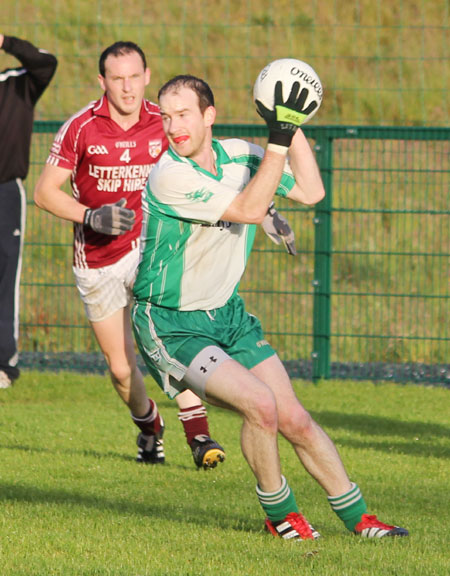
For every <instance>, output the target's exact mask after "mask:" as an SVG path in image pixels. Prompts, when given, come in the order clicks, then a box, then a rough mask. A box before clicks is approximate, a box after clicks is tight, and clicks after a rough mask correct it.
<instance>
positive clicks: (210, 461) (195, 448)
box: [190, 434, 225, 470]
mask: <svg viewBox="0 0 450 576" xmlns="http://www.w3.org/2000/svg"><path fill="white" fill-rule="evenodd" d="M190 447H191V450H192V456H193V458H194V462H195V464H196V465H197V467H198V468H204V469H205V470H207V469H208V468H215V467H216V466H217V464H218V463H219V462H223V461H224V460H225V451H224V449H223V448H222V446H220V444H217V442H215V441H214V440H213V439H212V438H209V436H205V435H204V434H200V435H198V436H196V437H195V438H194V439H193V440H192V442H191V443H190Z"/></svg>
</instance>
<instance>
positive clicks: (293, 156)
mask: <svg viewBox="0 0 450 576" xmlns="http://www.w3.org/2000/svg"><path fill="white" fill-rule="evenodd" d="M289 164H290V166H291V169H292V172H293V173H294V178H295V185H294V187H293V188H292V189H291V190H290V191H289V192H288V195H287V197H288V198H290V199H291V200H295V201H296V202H301V203H302V204H308V205H313V204H317V202H320V200H322V199H323V198H324V196H325V189H324V187H323V182H322V178H321V176H320V171H319V167H318V166H317V162H316V159H315V158H314V154H313V151H312V150H311V146H310V145H309V142H308V140H307V139H306V138H305V135H304V134H303V132H302V130H301V129H300V128H298V130H297V132H296V133H295V136H294V138H293V139H292V144H291V146H290V148H289Z"/></svg>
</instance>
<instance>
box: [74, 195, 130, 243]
mask: <svg viewBox="0 0 450 576" xmlns="http://www.w3.org/2000/svg"><path fill="white" fill-rule="evenodd" d="M126 203H127V201H126V200H125V198H121V199H120V200H119V201H118V202H116V203H115V204H104V205H103V206H100V208H95V209H91V208H88V209H87V210H86V212H85V213H84V221H83V224H84V225H85V226H89V228H92V230H95V232H99V233H100V234H109V235H112V236H118V235H119V234H124V233H125V232H127V231H128V230H131V229H132V228H133V225H134V221H135V218H136V214H135V212H134V210H128V208H125V205H126Z"/></svg>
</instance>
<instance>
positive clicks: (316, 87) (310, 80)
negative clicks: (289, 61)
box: [291, 66, 323, 100]
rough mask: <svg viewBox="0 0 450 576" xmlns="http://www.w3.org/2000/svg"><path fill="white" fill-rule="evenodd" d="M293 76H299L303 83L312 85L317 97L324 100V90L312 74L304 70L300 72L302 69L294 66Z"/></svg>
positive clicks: (292, 69)
mask: <svg viewBox="0 0 450 576" xmlns="http://www.w3.org/2000/svg"><path fill="white" fill-rule="evenodd" d="M291 74H292V76H298V78H299V79H300V80H303V82H306V83H307V84H310V85H311V86H312V87H313V88H314V90H315V92H316V94H317V96H318V97H319V98H320V99H321V100H322V94H323V90H322V86H321V84H320V82H318V81H317V78H314V76H311V75H310V74H308V72H305V71H304V70H300V68H297V67H296V66H293V67H292V68H291Z"/></svg>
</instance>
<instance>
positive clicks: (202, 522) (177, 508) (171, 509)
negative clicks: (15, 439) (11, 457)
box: [0, 482, 263, 533]
mask: <svg viewBox="0 0 450 576" xmlns="http://www.w3.org/2000/svg"><path fill="white" fill-rule="evenodd" d="M149 495H150V491H149ZM0 502H21V503H25V504H32V505H41V504H45V505H48V504H55V505H64V506H69V507H70V506H77V507H81V508H86V509H92V510H98V511H100V512H102V513H103V512H107V513H112V514H120V515H123V514H127V515H133V516H136V517H141V518H142V517H143V518H148V519H149V520H151V521H152V522H154V521H155V520H157V519H158V518H159V519H161V520H167V519H170V521H171V522H179V523H180V524H187V523H188V524H193V525H197V526H198V527H199V528H205V526H211V527H212V528H215V529H218V528H219V529H223V530H234V531H237V532H248V533H262V523H263V522H262V521H260V522H259V523H258V521H256V522H255V519H254V518H250V519H249V517H248V516H244V515H242V516H239V514H237V513H236V511H235V510H234V509H233V510H229V511H228V510H227V507H226V506H223V507H221V508H220V509H218V510H217V514H207V513H205V512H204V511H199V509H198V506H196V504H195V503H193V504H189V502H188V501H186V500H185V501H183V503H182V505H180V502H177V501H176V500H175V501H174V502H173V505H171V504H170V501H169V499H168V498H167V499H164V501H163V502H161V503H158V502H155V500H153V501H152V502H145V503H143V502H136V501H133V500H132V498H129V499H126V498H124V499H118V498H117V497H116V496H115V497H114V499H108V498H107V497H105V495H104V494H103V495H102V494H99V495H88V494H81V493H79V492H76V491H69V490H64V489H55V488H52V489H43V488H39V487H37V486H28V485H27V486H25V485H18V484H16V483H8V482H0Z"/></svg>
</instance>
